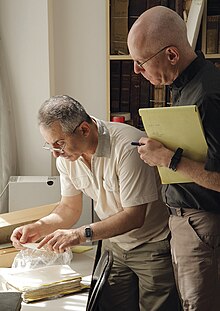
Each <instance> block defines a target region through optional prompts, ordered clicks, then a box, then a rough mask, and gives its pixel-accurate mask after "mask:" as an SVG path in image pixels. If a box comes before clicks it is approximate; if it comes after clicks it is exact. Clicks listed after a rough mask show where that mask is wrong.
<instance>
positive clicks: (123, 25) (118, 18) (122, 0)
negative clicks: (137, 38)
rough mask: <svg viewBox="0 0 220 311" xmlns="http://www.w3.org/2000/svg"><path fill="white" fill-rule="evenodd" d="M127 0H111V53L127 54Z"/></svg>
mask: <svg viewBox="0 0 220 311" xmlns="http://www.w3.org/2000/svg"><path fill="white" fill-rule="evenodd" d="M128 2H129V1H128V0H111V1H110V16H111V32H110V35H111V44H110V50H111V54H119V55H120V54H121V55H123V54H128V47H127V35H128Z"/></svg>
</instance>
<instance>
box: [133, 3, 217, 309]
mask: <svg viewBox="0 0 220 311" xmlns="http://www.w3.org/2000/svg"><path fill="white" fill-rule="evenodd" d="M164 46H165V48H164ZM128 47H129V51H130V54H131V56H132V58H133V60H134V71H135V72H136V73H137V74H142V75H143V76H144V77H145V78H146V79H147V80H149V81H150V82H151V83H152V84H154V85H170V86H171V90H172V100H173V103H172V104H173V105H174V106H181V105H182V106H185V105H197V106H198V109H199V112H200V115H201V120H202V124H203V128H204V134H205V138H206V141H207V145H208V151H207V156H206V159H205V161H204V162H197V161H193V160H191V159H190V158H188V157H186V155H185V154H184V150H183V153H182V150H181V148H177V149H176V150H170V149H169V148H167V147H166V146H164V145H162V144H161V143H160V142H159V141H156V140H153V139H149V138H146V137H143V138H142V139H140V140H139V144H140V147H138V152H139V153H140V157H141V159H142V160H144V162H145V163H148V164H149V165H152V166H153V165H155V166H158V167H167V168H169V169H172V170H174V171H177V172H179V173H180V174H182V175H183V176H186V177H187V178H189V179H191V180H192V181H193V182H191V183H176V184H175V183H173V184H170V185H163V199H164V202H165V203H166V204H167V208H168V211H169V213H170V219H169V226H170V230H171V250H172V257H173V265H174V271H175V276H176V280H177V284H178V287H179V292H180V295H181V300H182V302H183V308H184V310H186V311H189V310H194V311H207V310H210V311H211V310H212V311H217V310H220V295H219V293H220V126H219V120H220V71H219V69H217V68H216V67H215V66H214V64H212V63H211V62H209V61H207V60H205V58H204V55H203V54H202V53H201V52H197V53H196V52H195V51H194V50H193V49H192V47H191V46H190V43H189V42H188V39H187V29H186V25H185V22H184V21H183V19H182V18H181V17H180V16H179V15H178V14H177V13H176V12H174V11H173V10H171V9H168V8H166V7H163V6H156V7H153V8H151V9H149V10H147V11H146V12H144V13H143V14H142V15H141V16H140V17H139V18H138V19H137V21H136V22H135V23H134V25H133V27H132V28H131V30H130V32H129V35H128ZM158 51H159V52H158ZM146 59H147V60H146ZM177 144H178V142H177ZM179 147H182V146H179Z"/></svg>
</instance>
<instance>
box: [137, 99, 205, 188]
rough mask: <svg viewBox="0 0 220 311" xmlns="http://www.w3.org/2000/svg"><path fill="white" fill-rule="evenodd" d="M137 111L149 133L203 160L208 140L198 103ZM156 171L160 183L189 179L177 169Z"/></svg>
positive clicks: (165, 143) (162, 168) (197, 159)
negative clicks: (205, 135)
mask: <svg viewBox="0 0 220 311" xmlns="http://www.w3.org/2000/svg"><path fill="white" fill-rule="evenodd" d="M139 114H140V116H141V118H142V121H143V124H144V128H145V131H146V133H147V136H148V137H150V138H153V139H155V140H158V141H160V142H161V143H163V144H164V145H165V146H166V147H167V148H169V149H171V150H173V151H175V150H176V149H177V148H178V147H180V148H182V149H183V150H184V151H183V156H186V157H187V158H190V159H192V160H195V161H199V162H204V160H205V158H206V154H207V143H206V140H205V137H204V132H203V127H202V122H201V119H200V115H199V111H198V107H197V106H195V105H190V106H174V107H159V108H142V109H139ZM158 171H159V174H160V177H161V182H162V183H163V184H172V183H184V182H192V180H191V179H189V178H187V177H186V176H183V175H181V174H180V173H179V172H178V170H177V171H176V172H174V171H172V170H171V169H169V168H166V167H158Z"/></svg>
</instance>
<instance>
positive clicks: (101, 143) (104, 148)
mask: <svg viewBox="0 0 220 311" xmlns="http://www.w3.org/2000/svg"><path fill="white" fill-rule="evenodd" d="M92 118H93V119H94V120H95V122H96V125H97V128H98V146H97V148H96V151H95V154H94V155H95V156H96V157H110V153H111V146H110V134H109V130H108V128H107V126H106V125H105V123H104V122H103V121H101V120H99V119H96V118H94V117H92Z"/></svg>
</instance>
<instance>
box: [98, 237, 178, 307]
mask: <svg viewBox="0 0 220 311" xmlns="http://www.w3.org/2000/svg"><path fill="white" fill-rule="evenodd" d="M106 248H107V249H111V250H112V251H113V255H114V264H113V268H112V271H111V275H110V278H109V283H108V285H107V286H106V287H105V290H104V292H103V295H102V299H101V301H102V302H101V305H100V310H101V311H106V310H111V311H139V310H141V311H156V310H157V311H159V310H160V311H178V310H179V298H178V294H177V290H176V286H175V281H174V274H173V267H172V262H171V255H170V246H169V240H168V239H166V240H164V241H160V242H154V243H145V244H142V245H141V246H139V247H136V248H135V249H132V250H130V251H124V250H123V249H121V248H120V247H119V246H117V245H116V244H115V243H110V242H109V241H103V249H106Z"/></svg>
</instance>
